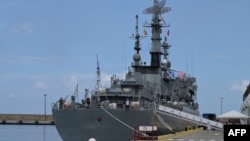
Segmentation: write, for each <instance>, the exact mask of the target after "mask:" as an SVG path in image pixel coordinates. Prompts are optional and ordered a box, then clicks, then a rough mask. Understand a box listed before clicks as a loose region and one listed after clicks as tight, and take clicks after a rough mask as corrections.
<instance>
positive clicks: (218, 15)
mask: <svg viewBox="0 0 250 141" xmlns="http://www.w3.org/2000/svg"><path fill="white" fill-rule="evenodd" d="M152 4H153V0H123V1H118V0H105V1H103V0H95V1H92V0H88V1H87V0H42V1H38V0H37V1H35V0H11V1H10V0H1V1H0V113H10V114H44V111H45V110H46V112H47V114H51V104H52V103H53V102H56V101H57V100H58V99H59V98H60V97H66V96H68V95H69V96H70V95H72V94H73V93H74V90H75V87H76V84H78V91H79V93H78V94H79V97H80V98H81V97H83V96H84V89H85V88H89V89H93V88H94V87H95V84H96V79H97V76H96V67H97V63H96V62H97V59H96V56H98V60H99V65H100V70H101V83H102V85H103V86H105V87H108V86H110V82H109V80H110V76H111V75H113V74H116V75H117V76H119V77H121V78H124V73H125V72H126V71H127V70H128V67H129V66H130V64H131V62H132V56H133V54H134V53H135V51H134V49H133V47H134V40H132V39H131V38H130V37H131V35H132V34H134V33H135V23H136V20H135V15H138V16H139V21H138V24H139V33H140V34H141V35H143V30H144V29H145V30H147V32H148V34H149V36H150V35H151V34H150V29H148V28H144V27H143V24H144V23H145V22H151V17H152V16H151V15H145V14H143V12H142V11H143V10H144V9H145V8H147V7H150V6H152ZM166 6H168V7H171V9H172V10H171V11H170V12H168V13H165V14H163V15H162V17H163V18H164V19H165V21H166V22H167V23H168V24H170V27H169V28H165V29H163V31H162V37H164V36H166V33H167V30H169V31H170V32H169V33H170V34H169V37H168V43H169V44H171V46H172V47H171V48H170V49H169V60H170V61H171V63H172V69H176V70H181V71H185V72H186V73H189V74H191V75H193V76H195V77H196V80H197V85H198V91H197V94H198V96H197V102H198V103H199V106H200V114H202V113H215V114H217V115H220V114H221V113H225V112H228V111H230V110H236V111H240V106H241V103H242V96H243V93H244V91H245V90H246V86H247V85H248V84H249V82H250V77H249V72H250V66H249V65H248V61H249V54H250V40H249V37H250V27H249V25H250V18H249V13H250V8H249V6H250V1H249V0H188V1H187V0H167V2H166ZM141 47H142V50H141V56H142V60H143V61H146V62H148V63H147V64H149V61H150V60H149V58H150V57H149V50H150V48H151V40H150V37H146V38H144V39H142V40H141ZM44 94H47V96H46V97H45V96H44ZM45 102H46V104H45ZM45 107H46V108H45Z"/></svg>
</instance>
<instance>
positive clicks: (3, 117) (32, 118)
mask: <svg viewBox="0 0 250 141" xmlns="http://www.w3.org/2000/svg"><path fill="white" fill-rule="evenodd" d="M0 124H26V125H28V124H29V125H54V124H55V123H54V120H53V118H52V116H51V115H46V116H45V115H39V114H0Z"/></svg>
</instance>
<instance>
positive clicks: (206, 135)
mask: <svg viewBox="0 0 250 141" xmlns="http://www.w3.org/2000/svg"><path fill="white" fill-rule="evenodd" d="M166 136H167V137H166V138H164V139H161V138H159V139H158V140H160V141H223V140H224V135H223V131H216V130H195V131H186V133H185V131H183V132H180V133H176V135H175V134H173V135H166Z"/></svg>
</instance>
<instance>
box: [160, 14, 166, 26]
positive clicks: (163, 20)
mask: <svg viewBox="0 0 250 141" xmlns="http://www.w3.org/2000/svg"><path fill="white" fill-rule="evenodd" d="M160 17H161V20H162V22H163V23H164V24H165V25H166V21H165V19H164V18H163V17H162V15H161V14H160Z"/></svg>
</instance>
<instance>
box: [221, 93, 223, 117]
mask: <svg viewBox="0 0 250 141" xmlns="http://www.w3.org/2000/svg"><path fill="white" fill-rule="evenodd" d="M222 101H223V97H221V98H220V114H222Z"/></svg>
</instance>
